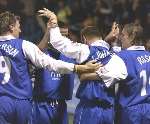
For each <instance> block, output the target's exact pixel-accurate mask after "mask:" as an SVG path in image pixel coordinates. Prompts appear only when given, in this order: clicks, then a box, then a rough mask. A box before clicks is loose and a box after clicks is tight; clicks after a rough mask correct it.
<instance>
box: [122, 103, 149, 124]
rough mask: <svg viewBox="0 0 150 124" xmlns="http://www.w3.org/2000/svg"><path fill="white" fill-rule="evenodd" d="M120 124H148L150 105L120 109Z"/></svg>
mask: <svg viewBox="0 0 150 124" xmlns="http://www.w3.org/2000/svg"><path fill="white" fill-rule="evenodd" d="M120 124H150V103H145V104H139V105H135V106H131V107H126V108H124V109H121V122H120Z"/></svg>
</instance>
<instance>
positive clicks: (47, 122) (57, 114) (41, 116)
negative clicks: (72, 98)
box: [32, 100, 68, 124]
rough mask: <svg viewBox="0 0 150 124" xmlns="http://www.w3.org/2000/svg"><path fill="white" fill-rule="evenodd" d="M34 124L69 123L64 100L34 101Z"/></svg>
mask: <svg viewBox="0 0 150 124" xmlns="http://www.w3.org/2000/svg"><path fill="white" fill-rule="evenodd" d="M32 124H68V115H67V105H66V102H65V101H64V100H49V101H47V102H42V101H34V103H33V113H32Z"/></svg>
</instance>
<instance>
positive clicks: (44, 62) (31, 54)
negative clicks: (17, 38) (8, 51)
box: [22, 40, 74, 73]
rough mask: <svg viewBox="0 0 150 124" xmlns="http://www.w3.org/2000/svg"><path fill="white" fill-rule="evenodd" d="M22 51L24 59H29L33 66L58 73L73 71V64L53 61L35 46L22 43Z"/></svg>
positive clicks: (26, 42) (27, 42) (25, 42)
mask: <svg viewBox="0 0 150 124" xmlns="http://www.w3.org/2000/svg"><path fill="white" fill-rule="evenodd" d="M22 49H23V53H24V55H25V57H26V58H27V59H29V60H30V61H31V62H32V63H33V64H34V65H35V66H38V67H41V68H47V69H49V70H54V71H57V72H59V73H70V72H72V71H73V69H74V64H72V63H67V62H64V61H61V60H55V59H53V58H52V57H49V56H48V55H46V54H45V53H43V52H42V51H41V50H40V49H39V48H38V47H37V46H36V45H34V44H33V43H31V42H29V41H25V40H24V41H23V43H22Z"/></svg>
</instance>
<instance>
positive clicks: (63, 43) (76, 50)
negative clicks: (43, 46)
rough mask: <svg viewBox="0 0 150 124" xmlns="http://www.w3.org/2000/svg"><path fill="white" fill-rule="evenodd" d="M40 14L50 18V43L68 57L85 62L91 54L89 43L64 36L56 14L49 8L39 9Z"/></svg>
mask: <svg viewBox="0 0 150 124" xmlns="http://www.w3.org/2000/svg"><path fill="white" fill-rule="evenodd" d="M38 12H39V13H40V16H46V17H48V18H49V24H50V25H51V26H50V27H51V29H50V43H51V44H52V45H53V46H54V48H56V49H57V50H58V51H60V52H61V53H63V54H64V55H66V56H67V57H70V58H74V59H76V60H77V61H78V62H79V63H81V62H83V61H84V60H86V59H87V57H88V56H89V53H90V52H89V47H88V45H85V44H81V43H74V42H73V41H71V40H70V39H68V38H66V37H64V36H62V34H61V33H60V29H59V27H58V24H57V17H56V15H55V14H54V13H53V12H51V11H50V10H48V9H43V10H39V11H38Z"/></svg>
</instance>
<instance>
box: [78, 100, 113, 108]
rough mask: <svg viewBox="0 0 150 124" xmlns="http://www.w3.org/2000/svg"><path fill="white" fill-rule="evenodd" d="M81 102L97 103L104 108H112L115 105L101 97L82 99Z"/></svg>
mask: <svg viewBox="0 0 150 124" xmlns="http://www.w3.org/2000/svg"><path fill="white" fill-rule="evenodd" d="M80 103H84V104H89V105H96V106H100V107H102V108H111V107H113V106H114V105H113V104H111V103H110V102H108V101H105V100H99V99H97V100H81V101H80Z"/></svg>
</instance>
